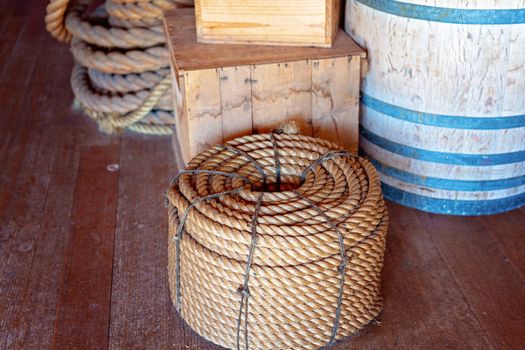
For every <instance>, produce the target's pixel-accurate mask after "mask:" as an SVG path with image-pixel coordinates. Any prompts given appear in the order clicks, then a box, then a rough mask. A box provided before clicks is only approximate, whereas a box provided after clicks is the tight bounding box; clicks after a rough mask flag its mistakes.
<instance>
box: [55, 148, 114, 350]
mask: <svg viewBox="0 0 525 350" xmlns="http://www.w3.org/2000/svg"><path fill="white" fill-rule="evenodd" d="M119 151H120V149H119V144H118V142H117V143H114V144H112V145H108V146H92V147H86V148H83V149H82V150H81V151H80V161H79V170H78V171H79V176H78V178H77V183H76V186H75V194H74V195H75V202H74V204H73V209H72V217H71V220H72V221H73V225H72V227H71V233H70V237H69V242H68V247H67V254H66V257H65V261H64V270H65V271H64V277H63V281H62V284H61V285H62V288H61V292H60V300H59V303H58V305H57V316H56V321H55V325H54V328H55V330H54V336H53V348H55V349H66V348H69V349H105V348H107V341H108V328H109V312H110V307H111V302H110V300H111V283H112V281H111V272H112V271H113V248H114V237H115V225H116V211H117V200H118V168H117V169H116V168H115V166H118V164H119ZM92 193H98V195H97V196H93V195H92ZM88 262H89V263H88ZM79 329H80V330H82V331H81V332H79Z"/></svg>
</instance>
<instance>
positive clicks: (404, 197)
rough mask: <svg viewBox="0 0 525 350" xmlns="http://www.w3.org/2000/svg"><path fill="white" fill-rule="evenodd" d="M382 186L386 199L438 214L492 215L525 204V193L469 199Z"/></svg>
mask: <svg viewBox="0 0 525 350" xmlns="http://www.w3.org/2000/svg"><path fill="white" fill-rule="evenodd" d="M381 187H382V189H383V194H384V196H385V198H386V199H389V200H391V201H393V202H396V203H399V204H402V205H405V206H407V207H411V208H416V209H419V210H423V211H428V212H431V213H437V214H453V215H474V216H478V215H491V214H498V213H503V212H505V211H509V210H512V209H516V208H519V207H521V206H523V205H525V193H521V194H517V195H514V196H511V197H507V198H500V199H489V200H478V201H469V200H453V199H440V198H431V197H426V196H420V195H417V194H414V193H410V192H406V191H402V190H400V189H397V188H395V187H392V186H390V185H387V184H385V183H383V184H382V185H381Z"/></svg>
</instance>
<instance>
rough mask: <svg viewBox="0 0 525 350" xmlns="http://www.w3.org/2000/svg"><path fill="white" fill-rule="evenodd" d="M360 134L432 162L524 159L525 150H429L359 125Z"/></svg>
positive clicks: (490, 162) (381, 145) (485, 163)
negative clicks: (484, 152) (402, 142)
mask: <svg viewBox="0 0 525 350" xmlns="http://www.w3.org/2000/svg"><path fill="white" fill-rule="evenodd" d="M360 133H361V136H362V137H363V138H365V139H366V140H368V141H369V142H371V143H373V144H374V145H376V146H378V147H379V148H382V149H385V150H387V151H389V152H392V153H396V154H399V155H402V156H404V157H408V158H413V159H418V160H423V161H427V162H433V163H442V164H451V165H467V166H491V165H501V164H509V163H518V162H523V161H525V151H518V152H511V153H499V154H463V153H445V152H436V151H429V150H425V149H421V148H416V147H411V146H406V145H403V144H400V143H397V142H394V141H390V140H388V139H386V138H384V137H381V136H379V135H376V134H374V133H373V132H371V131H370V130H367V129H366V128H364V127H363V126H361V132H360Z"/></svg>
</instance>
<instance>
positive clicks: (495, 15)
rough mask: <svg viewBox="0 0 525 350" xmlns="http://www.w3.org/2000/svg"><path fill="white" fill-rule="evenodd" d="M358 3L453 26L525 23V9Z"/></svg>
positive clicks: (378, 0)
mask: <svg viewBox="0 0 525 350" xmlns="http://www.w3.org/2000/svg"><path fill="white" fill-rule="evenodd" d="M357 2H359V3H361V4H363V5H365V6H368V7H371V8H373V9H376V10H378V11H381V12H386V13H389V14H392V15H395V16H399V17H406V18H413V19H419V20H424V21H432V22H442V23H453V24H481V25H484V24H519V23H525V9H523V8H520V9H507V10H472V9H457V8H449V7H435V6H427V5H419V4H409V3H406V2H402V1H393V0H357Z"/></svg>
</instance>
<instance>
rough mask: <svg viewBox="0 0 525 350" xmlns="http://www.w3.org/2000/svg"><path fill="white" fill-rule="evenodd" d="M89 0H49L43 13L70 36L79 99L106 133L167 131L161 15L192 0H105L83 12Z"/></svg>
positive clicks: (168, 98) (53, 28)
mask: <svg viewBox="0 0 525 350" xmlns="http://www.w3.org/2000/svg"><path fill="white" fill-rule="evenodd" d="M90 3H91V1H90V0H77V1H69V0H51V1H50V3H49V5H48V7H47V12H48V13H47V15H46V24H47V29H48V31H49V32H50V33H51V34H52V35H53V36H54V37H56V38H57V39H58V40H61V41H65V42H71V51H72V53H73V56H74V58H75V61H76V62H77V63H78V65H77V66H76V67H75V68H74V70H73V73H72V78H71V83H72V88H73V92H74V93H75V97H76V100H77V101H78V102H79V105H80V106H81V107H82V109H83V110H84V112H85V113H86V114H87V115H88V116H90V117H91V118H92V119H94V120H96V121H97V123H98V124H99V128H100V130H101V131H103V132H106V133H114V132H119V131H121V130H124V129H126V130H131V131H135V132H140V133H145V134H156V135H166V134H171V133H172V128H171V126H172V125H173V124H174V118H173V116H169V117H167V115H168V112H169V113H173V100H172V95H171V93H170V89H169V88H170V86H171V83H170V82H169V80H170V79H169V74H170V72H169V69H168V67H169V52H168V49H167V47H166V45H165V42H166V39H165V35H164V31H163V29H162V26H161V16H162V11H163V10H166V9H169V8H173V7H179V6H180V7H187V6H189V5H191V4H192V1H188V0H135V1H129V0H107V1H106V3H105V6H103V7H100V8H98V9H97V10H96V11H94V12H93V13H92V14H91V15H90V16H89V17H87V18H86V17H85V15H84V14H85V13H86V12H87V9H88V8H89V5H90ZM162 92H163V94H162ZM159 94H160V96H159Z"/></svg>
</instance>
